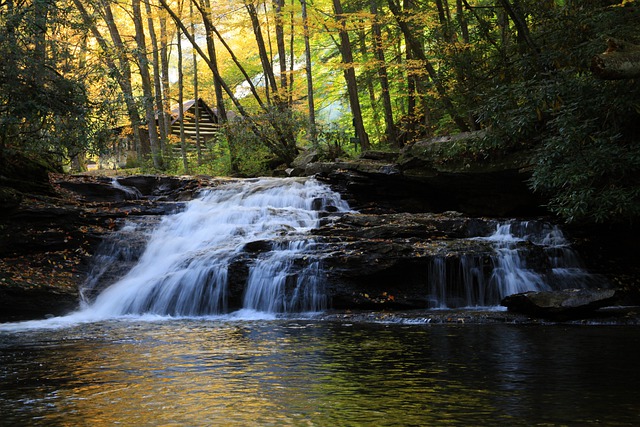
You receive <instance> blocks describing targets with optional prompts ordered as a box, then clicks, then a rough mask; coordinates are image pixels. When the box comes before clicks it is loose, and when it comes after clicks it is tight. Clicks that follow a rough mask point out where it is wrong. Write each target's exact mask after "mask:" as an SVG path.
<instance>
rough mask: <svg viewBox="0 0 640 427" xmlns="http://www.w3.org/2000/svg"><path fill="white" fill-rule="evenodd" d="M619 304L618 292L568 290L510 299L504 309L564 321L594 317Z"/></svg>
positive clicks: (503, 303)
mask: <svg viewBox="0 0 640 427" xmlns="http://www.w3.org/2000/svg"><path fill="white" fill-rule="evenodd" d="M617 301H618V297H617V295H616V291H615V290H614V289H565V290H561V291H549V292H524V293H520V294H515V295H510V296H508V297H506V298H504V299H503V300H502V302H501V305H503V306H504V307H507V309H508V310H509V311H512V312H515V313H522V314H527V315H530V316H534V317H541V318H546V319H551V320H558V321H563V320H570V319H579V318H583V317H589V316H592V315H593V314H594V312H595V311H596V310H598V309H600V308H602V307H607V306H610V305H612V304H615V303H616V302H617Z"/></svg>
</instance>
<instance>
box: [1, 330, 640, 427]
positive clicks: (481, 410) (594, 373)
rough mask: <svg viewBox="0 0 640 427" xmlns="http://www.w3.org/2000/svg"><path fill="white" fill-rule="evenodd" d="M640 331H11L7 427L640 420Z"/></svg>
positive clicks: (4, 383)
mask: <svg viewBox="0 0 640 427" xmlns="http://www.w3.org/2000/svg"><path fill="white" fill-rule="evenodd" d="M639 350H640V329H638V328H637V327H621V326H617V327H613V326H567V325H561V326H558V325H545V326H541V325H528V326H523V325H507V324H504V325H503V324H491V325H469V324H465V325H430V324H426V325H425V324H422V325H406V324H405V325H401V324H374V323H341V322H330V321H322V320H256V321H239V320H235V321H234V320H162V321H152V322H149V321H140V320H129V321H123V320H120V321H107V322H102V323H87V324H81V325H75V326H70V327H67V328H63V329H54V330H48V329H41V330H32V331H21V332H15V331H14V332H0V425H7V426H14V425H56V426H58V425H59V426H80V425H91V426H102V425H125V426H141V425H179V426H183V425H184V426H205V425H225V426H226V425H247V426H250V425H274V426H281V425H295V426H395V425H405V426H430V425H464V426H476V425H527V426H528V425H585V424H594V425H637V424H640V353H639Z"/></svg>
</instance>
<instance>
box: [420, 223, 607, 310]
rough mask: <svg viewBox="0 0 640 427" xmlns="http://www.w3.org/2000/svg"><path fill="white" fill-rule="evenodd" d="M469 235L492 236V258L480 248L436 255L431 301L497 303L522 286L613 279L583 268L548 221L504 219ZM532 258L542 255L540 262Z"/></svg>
mask: <svg viewBox="0 0 640 427" xmlns="http://www.w3.org/2000/svg"><path fill="white" fill-rule="evenodd" d="M470 239H471V240H479V241H485V242H490V243H491V244H492V245H493V250H494V253H493V254H492V255H491V256H490V257H489V259H487V257H486V256H485V255H483V254H481V253H479V254H478V253H475V254H474V253H471V254H463V255H461V256H460V257H459V258H456V259H452V258H450V257H449V256H448V254H444V255H441V256H436V257H434V258H433V259H432V260H431V263H430V268H429V272H428V282H429V290H430V292H429V295H430V299H431V301H432V307H437V308H457V307H478V306H481V307H482V306H485V307H487V306H496V305H498V304H500V301H501V300H502V299H503V298H504V297H506V296H509V295H513V294H517V293H521V292H528V291H551V290H560V289H568V288H588V287H607V285H608V284H607V281H606V280H605V279H604V278H602V277H599V276H597V275H593V274H590V273H589V272H588V271H587V270H586V269H585V268H584V266H583V265H582V263H581V261H580V258H579V256H578V254H577V253H576V252H575V251H574V250H573V249H572V248H571V246H570V245H569V242H568V241H567V239H566V238H565V236H564V234H563V233H562V231H561V230H560V229H559V228H558V227H557V226H554V225H550V224H548V223H546V222H540V221H516V220H514V221H505V222H499V223H497V225H496V230H495V232H494V233H493V234H491V235H489V236H481V237H471V238H470ZM527 258H537V259H535V261H536V263H535V264H537V265H529V262H528V260H527ZM452 260H453V261H454V262H451V261H452Z"/></svg>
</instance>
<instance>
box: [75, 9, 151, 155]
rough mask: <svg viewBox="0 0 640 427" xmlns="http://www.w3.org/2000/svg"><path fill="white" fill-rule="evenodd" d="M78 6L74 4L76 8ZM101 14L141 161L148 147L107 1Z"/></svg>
mask: <svg viewBox="0 0 640 427" xmlns="http://www.w3.org/2000/svg"><path fill="white" fill-rule="evenodd" d="M78 4H80V3H79V2H78V3H76V6H77V5H78ZM102 12H103V14H104V19H105V23H106V24H107V28H108V29H109V35H110V36H111V40H112V42H113V45H114V49H115V53H116V57H117V58H118V62H119V64H120V66H119V67H118V69H119V70H121V71H120V72H121V73H122V78H121V79H119V80H118V83H119V84H120V88H121V89H122V93H123V95H124V101H125V104H126V106H127V114H128V115H129V120H130V121H131V127H132V130H133V143H134V146H135V150H136V153H137V155H138V161H140V160H142V157H143V156H144V155H146V154H147V153H149V151H150V150H149V146H148V144H147V143H146V138H143V136H142V119H141V118H140V114H139V113H138V106H137V105H136V102H135V98H134V96H133V84H132V77H131V64H130V62H129V58H128V57H127V54H126V47H125V45H124V43H123V41H122V38H121V37H120V32H119V31H118V27H117V26H116V23H115V19H114V18H113V13H112V11H111V5H110V3H109V2H108V1H104V0H103V1H102Z"/></svg>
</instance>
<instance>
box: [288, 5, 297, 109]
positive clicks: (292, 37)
mask: <svg viewBox="0 0 640 427" xmlns="http://www.w3.org/2000/svg"><path fill="white" fill-rule="evenodd" d="M294 5H295V0H291V12H290V13H289V19H290V21H289V22H290V25H289V33H290V34H289V100H288V101H289V107H291V106H293V69H294V67H295V62H296V61H295V58H296V56H295V53H294V50H293V48H294V42H295V16H294V14H293V7H294Z"/></svg>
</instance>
